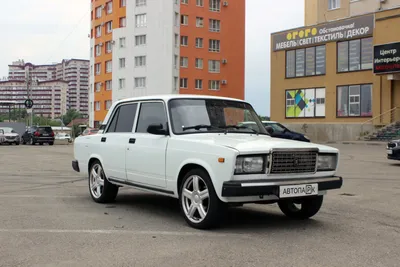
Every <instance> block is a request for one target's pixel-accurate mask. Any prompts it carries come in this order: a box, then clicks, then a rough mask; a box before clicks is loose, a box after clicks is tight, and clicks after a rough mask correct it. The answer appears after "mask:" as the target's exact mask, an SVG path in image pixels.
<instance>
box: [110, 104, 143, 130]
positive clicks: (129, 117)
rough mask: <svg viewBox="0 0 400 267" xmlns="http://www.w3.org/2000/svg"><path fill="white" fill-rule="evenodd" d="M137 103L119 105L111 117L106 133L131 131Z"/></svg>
mask: <svg viewBox="0 0 400 267" xmlns="http://www.w3.org/2000/svg"><path fill="white" fill-rule="evenodd" d="M136 110H137V104H136V103H134V104H126V105H122V106H119V107H118V109H117V112H116V113H115V115H114V116H113V118H112V119H111V123H110V127H109V128H108V130H107V133H131V132H132V128H133V123H134V121H135V116H136Z"/></svg>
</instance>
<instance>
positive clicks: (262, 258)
mask: <svg viewBox="0 0 400 267" xmlns="http://www.w3.org/2000/svg"><path fill="white" fill-rule="evenodd" d="M332 146H335V147H338V148H339V149H340V151H341V161H340V172H339V174H340V175H342V176H343V178H344V186H343V188H342V189H340V190H336V191H332V192H331V193H328V196H327V197H326V198H325V202H324V205H323V207H322V209H321V211H320V212H319V213H318V214H317V215H316V216H315V217H313V218H312V219H310V220H308V221H291V220H289V219H287V218H286V217H284V216H283V214H282V213H281V212H280V210H279V209H278V207H277V206H276V205H247V206H244V207H242V208H234V209H231V210H230V212H229V213H228V215H227V217H226V218H225V222H224V224H223V225H222V228H220V229H217V230H213V231H198V230H194V229H192V228H190V227H188V226H187V225H186V223H185V221H184V219H183V217H181V215H180V214H179V207H178V204H177V201H176V200H174V199H170V198H166V197H161V196H156V195H152V194H148V193H143V192H139V191H136V190H132V189H127V188H122V189H121V190H120V193H119V195H118V197H117V201H116V202H115V203H113V204H111V205H101V204H96V203H94V202H93V201H92V200H91V198H90V195H89V192H88V186H87V180H86V179H85V178H84V177H81V176H79V174H77V173H75V172H74V171H73V170H72V168H71V160H72V157H73V150H72V145H54V146H47V145H44V146H22V145H21V146H1V147H0V166H1V170H0V182H1V187H0V202H1V205H0V266H219V267H220V266H399V260H400V205H399V202H400V162H399V163H396V162H392V161H389V160H387V159H386V154H385V152H386V151H385V147H384V146H382V145H379V146H378V145H374V146H373V145H362V144H353V145H352V144H332Z"/></svg>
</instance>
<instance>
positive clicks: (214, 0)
mask: <svg viewBox="0 0 400 267" xmlns="http://www.w3.org/2000/svg"><path fill="white" fill-rule="evenodd" d="M209 3H210V5H209V9H210V11H213V12H219V11H220V10H221V0H210V2H209Z"/></svg>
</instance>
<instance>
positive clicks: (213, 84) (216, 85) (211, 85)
mask: <svg viewBox="0 0 400 267" xmlns="http://www.w3.org/2000/svg"><path fill="white" fill-rule="evenodd" d="M220 88H221V82H220V81H217V80H210V81H208V90H219V89H220Z"/></svg>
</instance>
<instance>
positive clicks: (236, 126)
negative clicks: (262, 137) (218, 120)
mask: <svg viewBox="0 0 400 267" xmlns="http://www.w3.org/2000/svg"><path fill="white" fill-rule="evenodd" d="M220 128H224V129H228V128H235V129H249V130H251V131H253V133H255V134H259V132H258V131H256V130H254V129H253V128H250V127H247V126H244V125H242V126H239V125H225V126H220Z"/></svg>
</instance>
